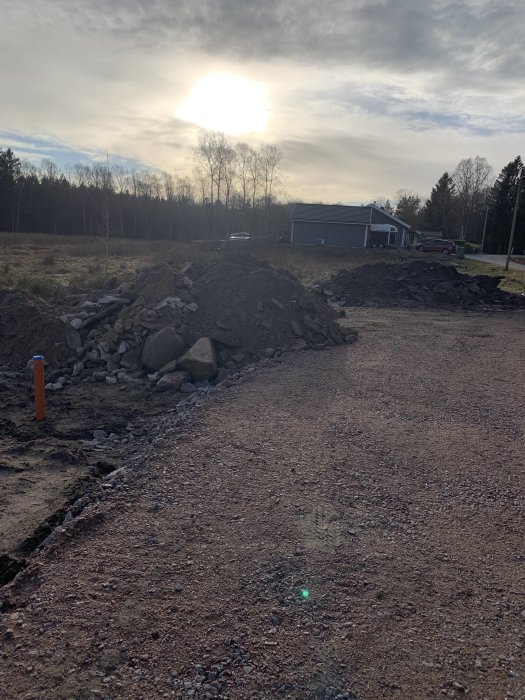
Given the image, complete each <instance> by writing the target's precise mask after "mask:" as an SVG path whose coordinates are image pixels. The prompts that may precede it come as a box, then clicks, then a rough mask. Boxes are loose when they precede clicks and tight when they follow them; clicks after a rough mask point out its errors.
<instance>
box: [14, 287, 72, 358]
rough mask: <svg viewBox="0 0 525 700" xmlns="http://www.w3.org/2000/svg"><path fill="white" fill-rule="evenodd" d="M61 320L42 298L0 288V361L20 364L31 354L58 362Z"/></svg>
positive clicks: (61, 337) (62, 347)
mask: <svg viewBox="0 0 525 700" xmlns="http://www.w3.org/2000/svg"><path fill="white" fill-rule="evenodd" d="M64 337H65V334H64V324H63V323H61V322H60V321H59V320H58V318H57V314H56V312H55V310H54V309H53V307H52V306H50V305H49V304H47V303H46V302H45V301H43V300H42V299H39V298H37V297H34V296H32V295H30V294H26V293H25V292H21V291H11V290H9V289H0V365H11V366H17V367H18V366H24V365H25V364H26V363H27V361H28V360H29V359H30V358H31V357H32V356H33V355H46V357H47V358H48V361H49V362H58V361H59V360H60V359H61V358H62V357H63V356H64V354H65V348H64Z"/></svg>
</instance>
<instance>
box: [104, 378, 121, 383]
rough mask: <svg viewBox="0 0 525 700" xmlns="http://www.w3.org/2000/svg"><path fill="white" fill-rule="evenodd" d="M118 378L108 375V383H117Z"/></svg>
mask: <svg viewBox="0 0 525 700" xmlns="http://www.w3.org/2000/svg"><path fill="white" fill-rule="evenodd" d="M117 383H118V379H117V378H116V377H106V384H117Z"/></svg>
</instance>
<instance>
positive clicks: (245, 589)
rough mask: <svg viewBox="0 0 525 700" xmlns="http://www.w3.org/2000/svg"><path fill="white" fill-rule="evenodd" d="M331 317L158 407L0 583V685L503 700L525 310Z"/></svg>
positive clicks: (523, 671) (519, 603) (147, 694)
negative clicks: (308, 348) (211, 384)
mask: <svg viewBox="0 0 525 700" xmlns="http://www.w3.org/2000/svg"><path fill="white" fill-rule="evenodd" d="M349 323H351V325H352V326H353V327H357V328H359V329H360V340H359V341H358V342H357V343H356V344H354V345H352V346H348V347H339V348H334V349H331V350H327V351H322V352H305V353H300V354H295V355H290V356H288V357H287V358H286V359H285V360H284V361H283V362H282V363H281V364H276V366H274V367H268V368H262V369H261V370H259V371H257V372H254V373H253V374H252V375H251V376H248V377H247V379H246V380H244V381H242V382H240V383H237V384H233V385H232V386H231V387H229V388H226V389H225V390H224V391H221V392H217V393H216V394H215V395H214V396H213V397H212V398H211V399H210V401H209V403H208V404H207V405H206V406H205V407H204V408H201V409H199V411H198V412H197V413H196V414H195V416H194V419H193V422H192V423H191V424H190V425H189V426H187V427H185V428H182V429H178V430H177V431H175V430H173V429H172V428H170V426H169V422H168V421H169V420H170V419H169V418H166V419H163V418H161V419H159V421H160V422H159V425H158V427H159V428H160V429H159V435H160V437H159V439H158V440H157V441H156V442H154V443H153V449H151V451H150V452H149V457H148V459H147V460H145V461H144V462H143V463H142V464H139V465H138V466H136V467H135V470H134V471H133V472H132V477H131V478H126V479H124V481H122V482H120V483H119V484H117V485H116V486H115V488H114V489H109V490H112V493H111V494H110V496H109V498H108V499H107V500H106V501H105V502H104V503H101V504H100V505H99V506H97V507H96V508H95V509H92V510H91V511H90V512H86V513H84V514H83V515H82V516H81V517H80V518H79V519H77V521H74V522H73V523H72V524H71V526H70V528H66V529H65V532H64V534H63V535H62V536H61V537H60V538H58V539H57V541H56V542H55V543H54V544H52V545H51V546H49V547H47V548H46V549H44V550H43V551H42V552H41V553H40V554H39V555H38V556H36V557H35V558H34V559H33V561H32V563H31V564H30V566H29V567H28V569H27V570H26V571H25V572H23V573H22V574H21V575H19V577H18V578H17V579H16V580H15V582H14V583H13V584H11V585H10V587H8V588H7V589H5V591H4V600H5V602H4V605H3V608H2V611H3V613H4V614H3V615H2V616H1V618H0V619H1V623H0V638H1V639H2V647H1V652H0V687H2V688H3V692H2V698H4V699H5V700H11V699H18V698H30V699H33V700H47V699H49V700H51V699H53V700H55V699H58V698H61V699H64V700H65V699H66V698H67V699H75V700H82V699H84V698H86V699H87V698H89V699H91V698H105V699H106V700H109V699H111V700H116V699H119V698H126V699H130V700H156V699H157V698H165V697H166V698H191V697H193V698H198V699H199V700H201V699H202V698H219V697H222V698H230V699H232V700H234V699H237V700H247V699H250V698H253V699H255V698H281V697H282V698H293V699H295V700H305V699H310V698H312V699H313V698H319V699H320V700H327V699H331V698H340V699H343V698H347V700H349V699H351V698H358V699H359V700H377V699H378V698H403V699H405V700H406V699H407V698H436V697H443V696H444V697H461V696H464V695H468V696H469V697H471V698H483V699H484V700H503V699H504V698H508V699H511V698H515V699H516V700H518V699H522V698H523V697H524V688H525V664H524V659H523V645H524V643H525V555H524V549H523V529H524V513H525V511H524V505H525V503H524V500H525V499H524V483H525V482H524V479H523V472H524V464H523V448H524V439H523V436H524V432H523V429H524V424H523V417H524V396H525V393H524V373H523V360H524V359H525V343H524V340H525V335H524V333H525V315H524V314H523V313H514V314H495V315H483V314H473V313H472V314H467V313H465V312H461V313H459V312H458V313H452V312H443V311H435V312H429V311H420V312H419V311H418V312H414V311H407V310H392V309H389V310H381V309H366V310H365V309H361V310H356V311H352V312H351V314H350V320H349ZM79 520H80V522H79ZM307 593H308V595H307Z"/></svg>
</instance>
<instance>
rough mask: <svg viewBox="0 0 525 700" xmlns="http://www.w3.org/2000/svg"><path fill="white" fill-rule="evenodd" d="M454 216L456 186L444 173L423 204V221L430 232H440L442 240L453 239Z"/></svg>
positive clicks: (455, 217)
mask: <svg viewBox="0 0 525 700" xmlns="http://www.w3.org/2000/svg"><path fill="white" fill-rule="evenodd" d="M456 214H457V207H456V186H455V185H454V181H453V179H452V178H451V177H450V175H449V174H448V172H445V173H443V175H442V176H441V177H440V178H439V180H438V181H437V183H436V185H435V186H434V187H433V189H432V192H431V194H430V198H429V199H427V201H426V202H425V207H424V210H423V220H424V222H425V225H426V226H427V227H428V228H429V229H430V230H432V231H441V232H442V233H443V238H454V234H455V229H456V219H457V216H456Z"/></svg>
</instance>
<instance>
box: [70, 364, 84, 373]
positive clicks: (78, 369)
mask: <svg viewBox="0 0 525 700" xmlns="http://www.w3.org/2000/svg"><path fill="white" fill-rule="evenodd" d="M83 369H84V363H83V362H75V364H74V365H73V372H72V375H73V376H74V377H78V375H79V374H80V372H82V370H83Z"/></svg>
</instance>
